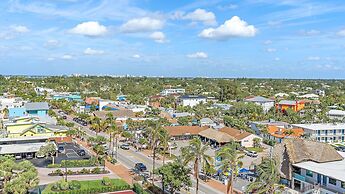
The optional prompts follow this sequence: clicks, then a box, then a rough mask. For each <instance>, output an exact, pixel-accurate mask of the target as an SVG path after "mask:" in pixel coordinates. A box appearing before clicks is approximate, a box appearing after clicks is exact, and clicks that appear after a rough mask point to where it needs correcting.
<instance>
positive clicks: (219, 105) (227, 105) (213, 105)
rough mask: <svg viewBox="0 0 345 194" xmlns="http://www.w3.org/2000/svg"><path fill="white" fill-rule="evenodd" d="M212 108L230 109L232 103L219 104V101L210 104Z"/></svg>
mask: <svg viewBox="0 0 345 194" xmlns="http://www.w3.org/2000/svg"><path fill="white" fill-rule="evenodd" d="M211 107H212V108H220V109H221V110H230V109H231V107H233V105H231V104H220V103H215V104H212V105H211Z"/></svg>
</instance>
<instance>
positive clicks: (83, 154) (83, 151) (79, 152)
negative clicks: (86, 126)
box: [78, 150, 86, 156]
mask: <svg viewBox="0 0 345 194" xmlns="http://www.w3.org/2000/svg"><path fill="white" fill-rule="evenodd" d="M78 155H79V156H85V155H86V152H85V150H78Z"/></svg>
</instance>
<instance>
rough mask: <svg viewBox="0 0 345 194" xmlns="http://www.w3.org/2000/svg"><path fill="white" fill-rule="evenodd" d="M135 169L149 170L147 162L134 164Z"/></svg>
mask: <svg viewBox="0 0 345 194" xmlns="http://www.w3.org/2000/svg"><path fill="white" fill-rule="evenodd" d="M134 169H136V170H138V171H142V172H143V171H146V170H147V168H146V166H145V164H143V163H136V164H135V166H134Z"/></svg>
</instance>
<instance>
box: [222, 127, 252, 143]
mask: <svg viewBox="0 0 345 194" xmlns="http://www.w3.org/2000/svg"><path fill="white" fill-rule="evenodd" d="M219 131H221V132H224V133H226V134H228V135H230V136H231V137H233V138H234V139H236V140H242V139H243V138H245V137H248V136H249V135H252V134H251V133H249V132H247V131H243V130H239V129H235V128H231V127H223V128H221V129H219Z"/></svg>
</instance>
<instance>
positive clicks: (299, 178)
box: [292, 173, 305, 182]
mask: <svg viewBox="0 0 345 194" xmlns="http://www.w3.org/2000/svg"><path fill="white" fill-rule="evenodd" d="M292 176H293V178H295V179H297V180H300V181H303V182H305V177H304V176H302V175H300V174H297V173H293V174H292Z"/></svg>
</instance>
